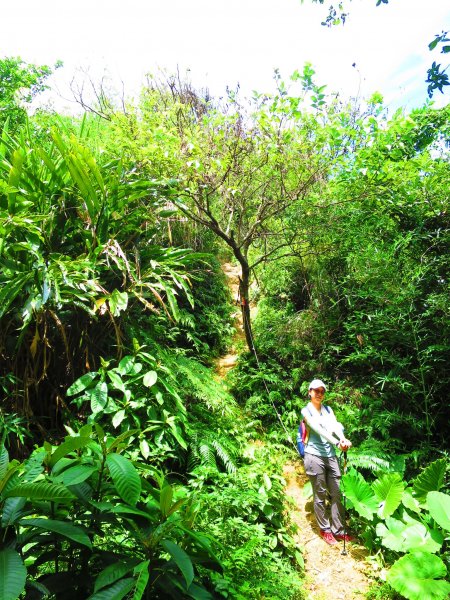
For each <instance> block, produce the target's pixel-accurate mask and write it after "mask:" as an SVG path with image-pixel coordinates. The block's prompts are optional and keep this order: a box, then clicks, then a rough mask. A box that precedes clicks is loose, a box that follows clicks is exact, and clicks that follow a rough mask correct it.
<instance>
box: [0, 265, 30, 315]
mask: <svg viewBox="0 0 450 600" xmlns="http://www.w3.org/2000/svg"><path fill="white" fill-rule="evenodd" d="M32 277H33V273H25V275H17V276H16V277H15V278H14V280H12V281H9V282H7V283H5V284H3V285H2V287H1V289H0V318H1V317H3V315H5V314H6V312H7V310H8V308H9V307H10V306H11V304H12V303H13V302H14V300H15V299H16V297H17V296H18V295H19V294H20V293H21V291H22V289H23V288H24V287H25V285H26V284H27V283H28V282H29V281H30V280H31V279H32Z"/></svg>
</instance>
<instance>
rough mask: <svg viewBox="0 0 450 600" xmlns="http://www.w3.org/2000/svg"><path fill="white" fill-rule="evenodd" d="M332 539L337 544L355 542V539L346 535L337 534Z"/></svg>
mask: <svg viewBox="0 0 450 600" xmlns="http://www.w3.org/2000/svg"><path fill="white" fill-rule="evenodd" d="M334 538H335V539H336V540H337V541H338V542H343V541H344V540H345V541H346V542H354V541H355V538H354V537H353V536H352V535H349V534H348V533H338V534H337V535H335V536H334Z"/></svg>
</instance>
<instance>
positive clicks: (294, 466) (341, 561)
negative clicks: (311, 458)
mask: <svg viewBox="0 0 450 600" xmlns="http://www.w3.org/2000/svg"><path fill="white" fill-rule="evenodd" d="M222 270H223V272H224V273H225V276H226V277H227V282H228V286H229V288H230V291H231V294H232V297H233V299H237V297H238V286H239V274H240V269H239V267H237V266H234V265H231V264H230V263H225V264H223V265H222ZM251 308H252V307H251ZM234 318H235V327H236V334H235V335H234V336H233V341H232V346H231V348H230V351H229V353H228V354H226V355H225V356H222V357H221V358H219V359H218V360H217V361H216V368H215V370H216V374H217V377H219V378H221V379H222V378H224V377H225V376H226V374H227V373H228V371H229V370H230V369H232V368H233V366H234V365H235V364H236V361H237V359H238V347H239V346H240V345H242V343H243V342H244V343H245V337H244V332H243V327H242V314H241V311H240V307H239V305H238V304H236V312H235V315H234ZM283 475H284V478H285V480H286V496H287V497H289V498H291V499H292V504H293V508H291V509H290V513H291V518H292V520H293V521H294V523H296V525H297V526H298V533H297V536H296V537H297V540H298V545H299V548H300V549H302V551H303V557H304V560H305V574H306V579H305V592H306V593H307V598H308V600H357V599H360V600H361V599H362V598H364V593H365V592H366V591H367V590H368V588H369V586H370V583H371V581H370V579H369V577H368V575H367V574H366V573H367V572H368V570H369V565H368V563H367V562H366V560H365V559H366V557H367V555H368V552H367V550H366V549H365V548H364V547H363V546H360V545H359V544H356V543H349V544H346V550H347V552H348V554H347V555H346V556H342V554H341V552H342V548H343V544H342V543H339V544H336V546H329V545H327V544H326V543H325V542H324V541H323V540H322V539H321V538H320V537H319V529H318V527H317V524H316V521H315V517H314V513H313V505H312V498H305V496H304V495H303V487H304V485H305V483H306V482H307V480H308V478H307V476H306V475H305V472H304V470H303V465H302V463H301V461H300V460H298V461H296V462H295V463H287V464H286V465H285V466H284V470H283Z"/></svg>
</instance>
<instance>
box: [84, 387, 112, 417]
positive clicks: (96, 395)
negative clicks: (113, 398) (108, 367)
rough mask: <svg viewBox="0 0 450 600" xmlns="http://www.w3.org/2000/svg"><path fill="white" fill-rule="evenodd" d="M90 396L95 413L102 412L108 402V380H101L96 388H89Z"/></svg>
mask: <svg viewBox="0 0 450 600" xmlns="http://www.w3.org/2000/svg"><path fill="white" fill-rule="evenodd" d="M88 396H89V400H90V403H91V410H92V413H93V414H94V415H95V414H97V413H99V412H101V411H102V410H103V409H104V408H105V406H106V405H107V403H108V384H107V383H106V381H99V382H98V383H97V385H96V386H95V388H93V389H90V390H89V392H88Z"/></svg>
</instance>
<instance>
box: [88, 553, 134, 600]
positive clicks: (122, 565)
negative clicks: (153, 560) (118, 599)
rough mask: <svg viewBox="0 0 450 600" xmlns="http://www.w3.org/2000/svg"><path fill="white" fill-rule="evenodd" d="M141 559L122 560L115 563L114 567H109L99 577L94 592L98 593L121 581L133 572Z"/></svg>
mask: <svg viewBox="0 0 450 600" xmlns="http://www.w3.org/2000/svg"><path fill="white" fill-rule="evenodd" d="M138 562H139V559H137V558H136V559H126V560H125V559H122V560H120V561H119V562H115V563H113V564H112V565H108V566H107V567H106V568H105V569H103V571H100V573H99V574H98V575H97V578H96V580H95V584H94V592H98V591H99V590H101V589H102V588H104V587H106V586H108V585H111V584H112V583H114V582H115V581H117V580H118V579H121V578H122V577H123V576H124V575H126V574H127V573H129V572H130V571H132V570H133V568H134V567H135V566H136V565H137V564H138Z"/></svg>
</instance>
